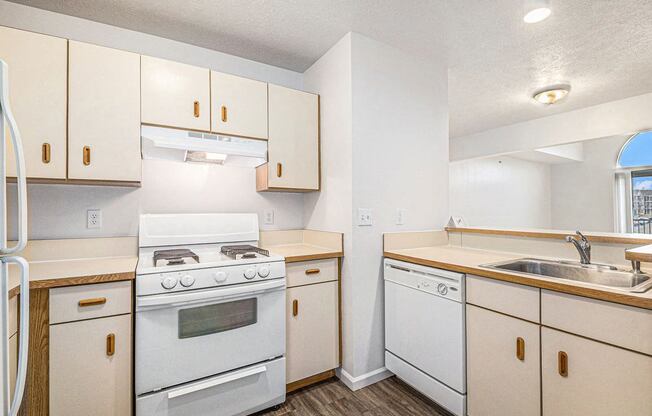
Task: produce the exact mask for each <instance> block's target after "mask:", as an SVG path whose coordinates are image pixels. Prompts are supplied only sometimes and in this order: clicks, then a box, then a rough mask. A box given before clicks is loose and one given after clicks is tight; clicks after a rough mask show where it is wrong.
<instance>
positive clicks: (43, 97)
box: [0, 27, 68, 179]
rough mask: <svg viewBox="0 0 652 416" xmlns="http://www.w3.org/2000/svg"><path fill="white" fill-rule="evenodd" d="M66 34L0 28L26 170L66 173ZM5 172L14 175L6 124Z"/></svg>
mask: <svg viewBox="0 0 652 416" xmlns="http://www.w3.org/2000/svg"><path fill="white" fill-rule="evenodd" d="M67 48H68V41H67V40H66V39H61V38H55V37H52V36H45V35H40V34H37V33H32V32H25V31H22V30H16V29H10V28H7V27H0V59H2V60H3V61H5V62H6V63H7V65H8V66H9V99H10V101H11V109H12V110H13V112H14V116H15V117H16V123H17V124H18V129H19V131H20V134H21V136H22V139H23V150H24V152H25V165H26V174H27V176H28V177H32V178H55V179H65V177H66V82H67V81H66V79H67V70H68V66H67V65H68V64H67ZM6 137H7V155H11V156H8V157H7V176H16V162H15V160H14V157H13V146H12V145H11V143H10V142H11V140H10V139H9V129H8V128H7V134H6Z"/></svg>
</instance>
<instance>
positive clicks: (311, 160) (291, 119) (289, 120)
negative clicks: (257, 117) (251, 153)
mask: <svg viewBox="0 0 652 416" xmlns="http://www.w3.org/2000/svg"><path fill="white" fill-rule="evenodd" d="M268 94H269V138H268V140H269V142H268V154H269V161H268V164H267V165H265V166H264V167H262V168H259V172H258V177H257V181H258V183H257V188H258V190H279V191H283V190H287V191H292V190H294V191H316V190H319V96H318V95H315V94H310V93H307V92H303V91H297V90H293V89H290V88H285V87H280V86H278V85H272V84H270V85H269V93H268ZM265 179H266V180H265ZM261 182H263V183H261Z"/></svg>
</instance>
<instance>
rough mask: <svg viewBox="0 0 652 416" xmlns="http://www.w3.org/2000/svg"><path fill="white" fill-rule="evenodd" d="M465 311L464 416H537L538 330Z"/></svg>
mask: <svg viewBox="0 0 652 416" xmlns="http://www.w3.org/2000/svg"><path fill="white" fill-rule="evenodd" d="M466 312H467V315H466V334H467V335H466V342H467V346H466V348H467V350H466V358H467V371H466V372H467V394H468V399H467V400H468V415H469V416H494V415H495V416H504V415H519V416H528V415H539V414H540V411H541V399H540V382H539V374H540V373H539V362H540V356H539V325H536V324H533V323H530V322H526V321H522V320H520V319H516V318H512V317H510V316H506V315H502V314H499V313H496V312H491V311H488V310H486V309H482V308H478V307H475V306H472V305H467V307H466ZM519 343H520V345H518V344H519ZM521 351H522V352H521Z"/></svg>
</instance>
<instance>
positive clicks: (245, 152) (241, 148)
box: [141, 126, 267, 167]
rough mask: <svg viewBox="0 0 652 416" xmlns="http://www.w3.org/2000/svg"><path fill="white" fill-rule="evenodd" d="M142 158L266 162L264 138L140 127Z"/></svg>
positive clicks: (253, 164) (237, 163) (243, 163)
mask: <svg viewBox="0 0 652 416" xmlns="http://www.w3.org/2000/svg"><path fill="white" fill-rule="evenodd" d="M141 137H142V153H143V159H161V160H171V161H176V162H203V163H213V164H219V165H230V166H245V167H256V166H259V165H262V164H263V163H265V162H266V161H267V141H266V140H256V139H246V138H242V137H234V136H225V135H221V134H213V133H202V132H197V131H186V130H179V129H171V128H166V127H156V126H142V127H141Z"/></svg>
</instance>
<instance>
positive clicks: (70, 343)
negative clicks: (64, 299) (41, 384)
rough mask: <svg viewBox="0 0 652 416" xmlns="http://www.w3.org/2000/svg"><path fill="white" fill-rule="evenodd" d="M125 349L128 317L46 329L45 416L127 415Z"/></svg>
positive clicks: (128, 342) (128, 363) (128, 378)
mask: <svg viewBox="0 0 652 416" xmlns="http://www.w3.org/2000/svg"><path fill="white" fill-rule="evenodd" d="M111 335H113V340H114V342H115V347H114V348H113V349H112V351H113V352H112V351H111V342H112V341H111V339H110V337H111ZM131 345H132V342H131V315H119V316H112V317H108V318H99V319H90V320H87V321H78V322H71V323H66V324H59V325H51V326H50V416H59V415H62V416H63V415H66V416H87V415H94V416H125V415H130V414H131V395H132V394H133V391H132V388H131V383H132V382H131V370H132V369H131V355H132V354H131Z"/></svg>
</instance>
